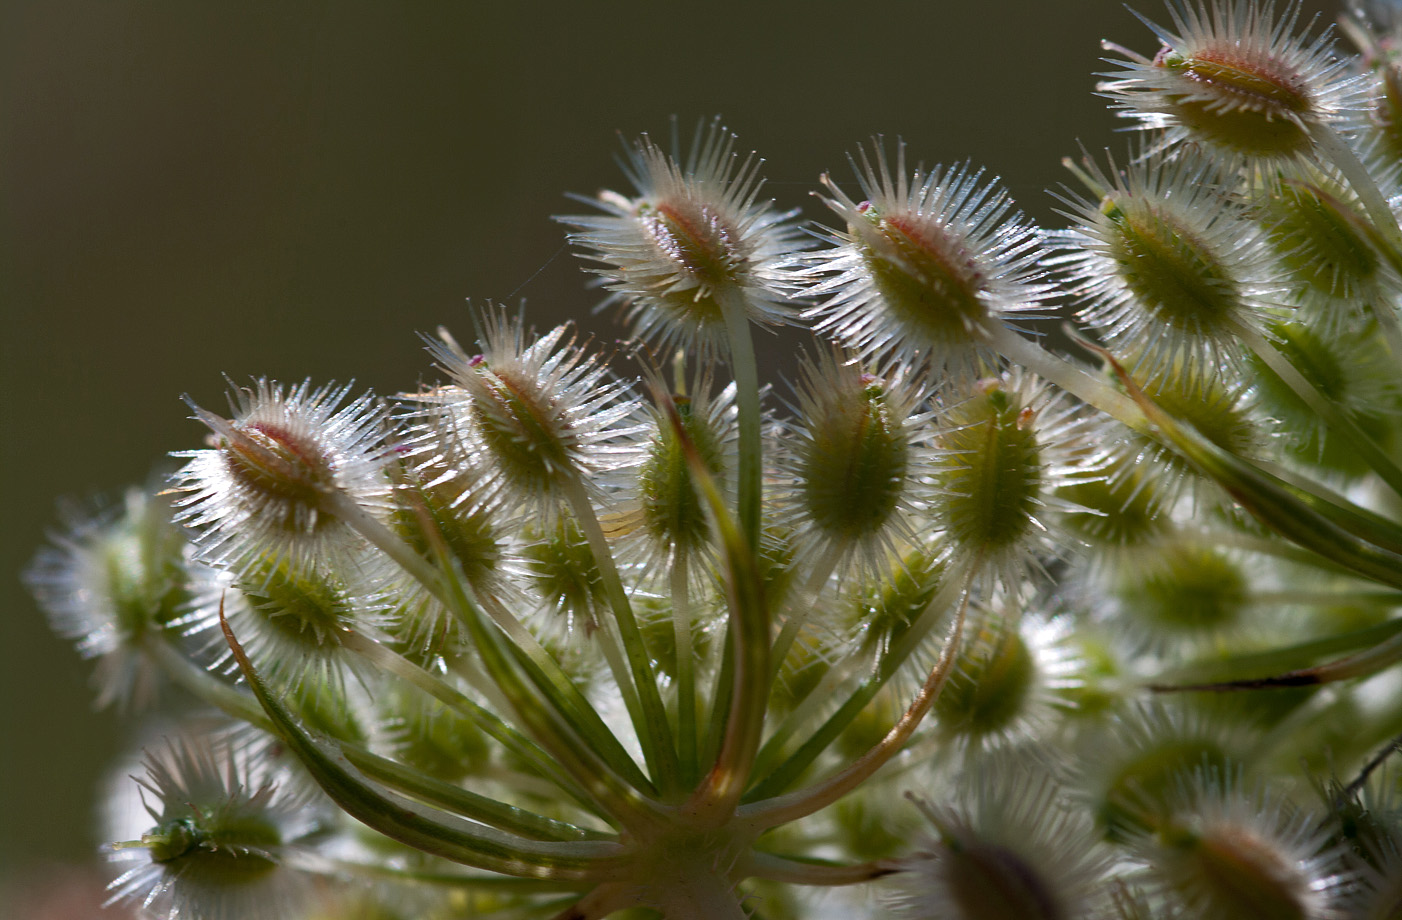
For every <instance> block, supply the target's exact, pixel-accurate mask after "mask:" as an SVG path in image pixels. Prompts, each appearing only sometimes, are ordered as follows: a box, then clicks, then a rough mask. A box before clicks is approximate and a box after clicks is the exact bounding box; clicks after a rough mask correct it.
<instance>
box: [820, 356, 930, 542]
mask: <svg viewBox="0 0 1402 920" xmlns="http://www.w3.org/2000/svg"><path fill="white" fill-rule="evenodd" d="M817 405H818V407H820V408H821V410H824V411H822V414H821V415H818V416H817V417H808V418H805V419H804V421H805V423H806V424H807V426H808V440H806V441H804V442H803V444H802V446H801V447H800V456H799V463H798V466H799V480H800V485H799V501H800V503H801V504H802V506H803V510H804V512H805V515H806V517H807V518H808V520H810V521H811V522H812V523H813V524H814V525H815V526H817V527H818V528H819V529H820V530H821V531H823V532H824V533H826V534H828V535H829V536H830V537H832V538H833V539H837V540H854V541H855V540H861V539H862V538H864V537H867V536H869V535H871V534H874V533H876V532H878V531H880V529H881V528H882V527H884V526H885V525H886V524H887V523H888V522H889V521H890V520H891V516H892V515H893V514H894V513H895V511H896V509H897V508H898V507H899V505H900V501H901V497H902V495H903V494H904V492H905V488H906V482H907V471H908V468H909V465H910V442H909V439H908V437H907V435H906V433H905V431H904V430H903V428H902V424H901V419H899V418H896V417H894V416H893V414H892V413H891V412H890V410H889V409H888V407H887V405H886V400H885V394H884V390H883V388H882V387H881V386H880V385H876V384H873V385H869V386H865V387H863V388H861V389H859V390H857V389H855V388H854V390H853V391H852V392H845V393H840V394H836V395H834V396H833V397H832V398H828V399H824V400H821V401H820V402H818V403H817Z"/></svg>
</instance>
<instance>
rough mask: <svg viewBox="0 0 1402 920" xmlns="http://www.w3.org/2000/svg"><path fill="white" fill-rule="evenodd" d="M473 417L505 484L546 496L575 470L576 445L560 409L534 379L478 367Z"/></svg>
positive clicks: (481, 365) (482, 366)
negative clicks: (561, 476)
mask: <svg viewBox="0 0 1402 920" xmlns="http://www.w3.org/2000/svg"><path fill="white" fill-rule="evenodd" d="M474 371H475V373H476V374H477V380H478V382H479V384H480V385H479V386H477V387H475V388H474V391H473V400H472V415H473V419H474V421H475V422H476V423H477V428H478V430H479V431H480V432H481V435H482V441H483V443H484V444H485V445H486V447H487V449H488V451H490V452H491V454H492V456H493V457H494V458H495V459H496V461H497V467H498V469H499V470H500V471H501V472H502V474H503V475H504V476H505V477H506V480H507V481H508V482H509V483H511V485H512V486H514V487H515V488H517V489H519V490H521V491H524V492H545V491H549V490H551V489H553V488H554V486H555V483H556V480H557V479H558V477H559V476H560V475H561V474H562V473H563V472H565V471H566V470H569V469H571V468H572V467H573V466H574V456H575V452H576V449H577V447H578V445H577V444H576V439H575V437H574V435H573V433H572V432H571V430H570V425H569V421H568V419H567V418H565V416H564V411H563V409H562V408H561V407H560V406H557V405H555V404H554V402H553V400H551V399H549V398H547V397H546V396H545V395H544V394H543V393H541V392H540V390H539V388H538V387H536V386H535V384H534V382H533V381H530V380H517V379H515V376H514V375H508V374H505V373H502V374H498V373H495V372H493V371H492V370H490V369H489V368H488V367H487V365H486V364H485V363H482V364H479V365H477V366H476V367H475V368H474Z"/></svg>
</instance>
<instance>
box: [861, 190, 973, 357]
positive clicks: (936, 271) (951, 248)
mask: <svg viewBox="0 0 1402 920" xmlns="http://www.w3.org/2000/svg"><path fill="white" fill-rule="evenodd" d="M863 216H864V217H865V218H866V219H867V221H868V222H869V224H870V227H866V228H853V230H854V235H855V236H856V237H857V239H858V240H863V242H860V243H859V244H858V252H859V253H860V254H861V257H862V261H863V262H864V263H865V265H866V268H867V271H868V273H869V274H870V277H871V282H872V284H873V285H874V286H875V288H876V289H877V290H878V291H879V292H880V293H881V296H882V298H883V299H884V300H885V302H886V303H887V304H888V305H889V306H890V309H891V310H892V312H893V313H895V314H896V317H897V319H898V320H899V323H900V325H901V327H902V328H904V329H906V330H909V331H910V332H911V333H912V334H913V335H914V337H915V338H917V339H923V340H924V341H926V342H928V343H929V344H931V345H933V346H935V347H942V346H943V347H948V346H958V345H966V344H969V343H971V342H973V341H974V336H973V334H972V330H973V329H975V328H976V327H977V326H978V325H979V324H980V323H981V322H982V321H983V320H984V318H985V317H986V316H987V314H988V312H989V307H988V305H987V303H985V302H984V297H983V291H984V289H985V288H986V286H987V281H986V279H985V278H984V277H983V272H982V270H981V269H980V268H979V266H978V264H977V263H976V262H975V261H974V259H973V256H972V254H971V253H970V252H968V251H967V250H966V249H965V247H964V245H963V243H962V241H960V240H958V239H955V238H953V237H951V236H947V235H944V234H933V233H932V232H931V230H930V228H925V227H922V226H921V225H920V223H919V222H918V221H916V220H913V219H908V218H902V217H888V216H885V215H881V214H879V213H877V209H876V208H875V207H874V206H869V207H868V208H867V209H866V211H865V212H863ZM870 234H875V237H876V239H878V240H879V244H878V246H873V245H872V243H871V242H867V241H864V237H865V236H867V235H870Z"/></svg>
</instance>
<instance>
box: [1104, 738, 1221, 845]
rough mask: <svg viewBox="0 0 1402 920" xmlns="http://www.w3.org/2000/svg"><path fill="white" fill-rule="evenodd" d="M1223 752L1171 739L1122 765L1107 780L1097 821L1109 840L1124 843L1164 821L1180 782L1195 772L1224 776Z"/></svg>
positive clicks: (1196, 741) (1201, 742)
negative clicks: (1208, 772)
mask: <svg viewBox="0 0 1402 920" xmlns="http://www.w3.org/2000/svg"><path fill="white" fill-rule="evenodd" d="M1227 766H1228V757H1227V754H1226V752H1225V751H1224V750H1223V749H1222V746H1221V745H1220V744H1218V743H1217V742H1215V741H1212V740H1211V739H1209V738H1204V737H1176V738H1175V737H1170V738H1165V739H1162V740H1160V741H1158V742H1156V743H1155V744H1154V745H1153V746H1152V747H1150V748H1148V749H1147V750H1144V751H1141V752H1139V753H1138V754H1137V755H1135V756H1134V757H1133V758H1131V759H1129V760H1128V761H1127V762H1125V763H1122V764H1121V765H1120V766H1119V768H1118V769H1117V770H1115V772H1114V773H1113V775H1112V776H1111V778H1110V782H1109V784H1108V785H1107V787H1106V789H1105V792H1104V796H1103V798H1101V799H1100V801H1099V802H1098V803H1097V809H1096V810H1097V816H1098V818H1099V820H1100V823H1101V824H1102V825H1103V826H1104V828H1105V833H1106V836H1107V837H1109V838H1110V839H1111V840H1118V841H1124V840H1128V839H1130V838H1131V837H1133V836H1134V835H1135V834H1137V833H1142V832H1144V831H1147V830H1150V829H1151V824H1152V823H1154V822H1155V821H1156V820H1157V819H1158V818H1160V817H1162V816H1164V815H1167V814H1168V813H1169V812H1170V810H1171V804H1172V803H1173V802H1174V801H1175V799H1176V797H1177V796H1178V795H1179V794H1180V792H1181V789H1182V783H1183V779H1184V777H1188V776H1191V775H1193V771H1195V770H1207V771H1212V770H1216V771H1224V770H1226V768H1227Z"/></svg>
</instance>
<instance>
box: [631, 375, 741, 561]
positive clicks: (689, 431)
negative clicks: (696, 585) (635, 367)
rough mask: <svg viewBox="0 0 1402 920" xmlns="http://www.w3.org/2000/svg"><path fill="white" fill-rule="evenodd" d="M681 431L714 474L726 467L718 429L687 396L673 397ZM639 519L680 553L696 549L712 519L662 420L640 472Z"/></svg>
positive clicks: (706, 538)
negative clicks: (641, 513) (697, 411)
mask: <svg viewBox="0 0 1402 920" xmlns="http://www.w3.org/2000/svg"><path fill="white" fill-rule="evenodd" d="M676 406H677V414H678V415H679V416H680V418H681V426H682V430H683V431H684V432H685V433H686V436H687V438H688V439H689V440H690V441H691V443H692V445H693V446H694V447H695V448H696V452H697V453H698V454H699V455H700V457H701V462H702V463H703V464H704V465H705V467H706V469H707V470H708V471H709V472H710V473H711V475H712V476H716V477H719V476H720V475H721V474H722V473H723V472H724V469H725V461H724V453H723V451H722V448H721V438H720V433H719V432H717V431H715V430H714V428H713V427H712V426H711V425H710V424H708V421H707V419H705V418H704V417H702V416H701V415H700V414H698V413H696V412H693V411H692V406H691V402H690V400H688V399H686V398H685V397H677V398H676ZM638 488H639V491H640V493H641V500H642V509H643V524H644V526H645V527H646V528H647V531H648V533H650V534H651V535H652V536H653V537H654V538H655V539H656V540H657V541H658V542H660V543H662V544H664V545H669V546H673V547H675V549H676V551H677V552H678V553H680V554H683V555H685V554H687V553H690V552H694V551H695V550H697V549H699V548H700V547H702V546H704V545H705V544H706V543H707V542H708V541H709V539H710V535H711V524H710V521H709V520H707V517H706V508H705V505H704V504H703V503H702V501H701V496H700V495H699V494H698V493H697V491H696V485H695V483H693V482H692V478H691V469H690V467H689V466H688V464H687V459H686V455H685V453H684V452H683V451H682V442H681V439H680V438H678V436H677V432H676V431H675V430H674V429H673V428H672V426H671V425H670V424H668V423H667V422H666V421H665V420H661V421H659V424H658V426H657V432H656V434H655V435H654V437H653V440H652V443H651V444H650V445H648V455H647V459H646V460H645V461H643V465H642V469H641V470H640V471H639V473H638Z"/></svg>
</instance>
